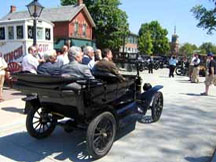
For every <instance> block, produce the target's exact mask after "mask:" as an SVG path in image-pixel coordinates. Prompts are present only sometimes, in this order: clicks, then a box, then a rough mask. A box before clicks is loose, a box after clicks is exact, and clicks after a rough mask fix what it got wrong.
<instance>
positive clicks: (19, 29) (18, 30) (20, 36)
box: [16, 26, 23, 39]
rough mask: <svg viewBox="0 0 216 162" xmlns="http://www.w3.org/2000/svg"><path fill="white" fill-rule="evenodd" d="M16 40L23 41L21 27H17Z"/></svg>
mask: <svg viewBox="0 0 216 162" xmlns="http://www.w3.org/2000/svg"><path fill="white" fill-rule="evenodd" d="M16 31H17V39H23V26H17V27H16Z"/></svg>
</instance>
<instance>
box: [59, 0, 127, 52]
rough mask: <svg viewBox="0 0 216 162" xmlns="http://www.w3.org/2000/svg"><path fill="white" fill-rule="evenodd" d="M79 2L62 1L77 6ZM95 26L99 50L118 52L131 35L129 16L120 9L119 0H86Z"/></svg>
mask: <svg viewBox="0 0 216 162" xmlns="http://www.w3.org/2000/svg"><path fill="white" fill-rule="evenodd" d="M76 3H77V0H61V4H62V5H71V4H76ZM84 3H85V5H86V7H87V8H88V10H89V12H90V14H91V16H92V18H93V20H94V22H95V24H96V28H95V30H94V34H95V35H94V37H95V38H96V44H97V47H98V48H106V47H109V48H111V49H114V50H118V49H119V48H120V46H121V45H123V40H124V39H123V38H124V37H126V36H127V35H128V33H129V31H128V23H127V14H126V12H124V11H122V10H121V9H119V8H118V6H119V5H120V1H119V0H84Z"/></svg>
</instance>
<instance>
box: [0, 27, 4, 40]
mask: <svg viewBox="0 0 216 162" xmlns="http://www.w3.org/2000/svg"><path fill="white" fill-rule="evenodd" d="M0 40H5V28H4V27H0Z"/></svg>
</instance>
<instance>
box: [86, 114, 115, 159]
mask: <svg viewBox="0 0 216 162" xmlns="http://www.w3.org/2000/svg"><path fill="white" fill-rule="evenodd" d="M116 129H117V126H116V120H115V117H114V116H113V115H112V113H110V112H104V113H102V114H100V115H98V116H97V117H96V118H95V119H93V120H92V121H91V123H90V124H89V126H88V130H87V148H88V151H89V153H90V155H91V156H92V157H93V158H95V159H98V158H101V157H103V156H105V155H106V154H107V153H108V152H109V150H110V149H111V147H112V144H113V141H114V139H115V135H116Z"/></svg>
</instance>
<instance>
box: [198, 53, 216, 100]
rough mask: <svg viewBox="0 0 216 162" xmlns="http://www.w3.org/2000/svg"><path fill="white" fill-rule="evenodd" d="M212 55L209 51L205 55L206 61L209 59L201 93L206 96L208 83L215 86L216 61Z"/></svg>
mask: <svg viewBox="0 0 216 162" xmlns="http://www.w3.org/2000/svg"><path fill="white" fill-rule="evenodd" d="M213 56H214V55H213V54H212V53H209V54H208V55H207V61H209V64H208V67H207V76H206V80H205V92H204V93H201V95H202V96H208V92H209V87H210V85H212V84H214V85H215V86H216V61H215V60H214V57H213Z"/></svg>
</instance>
